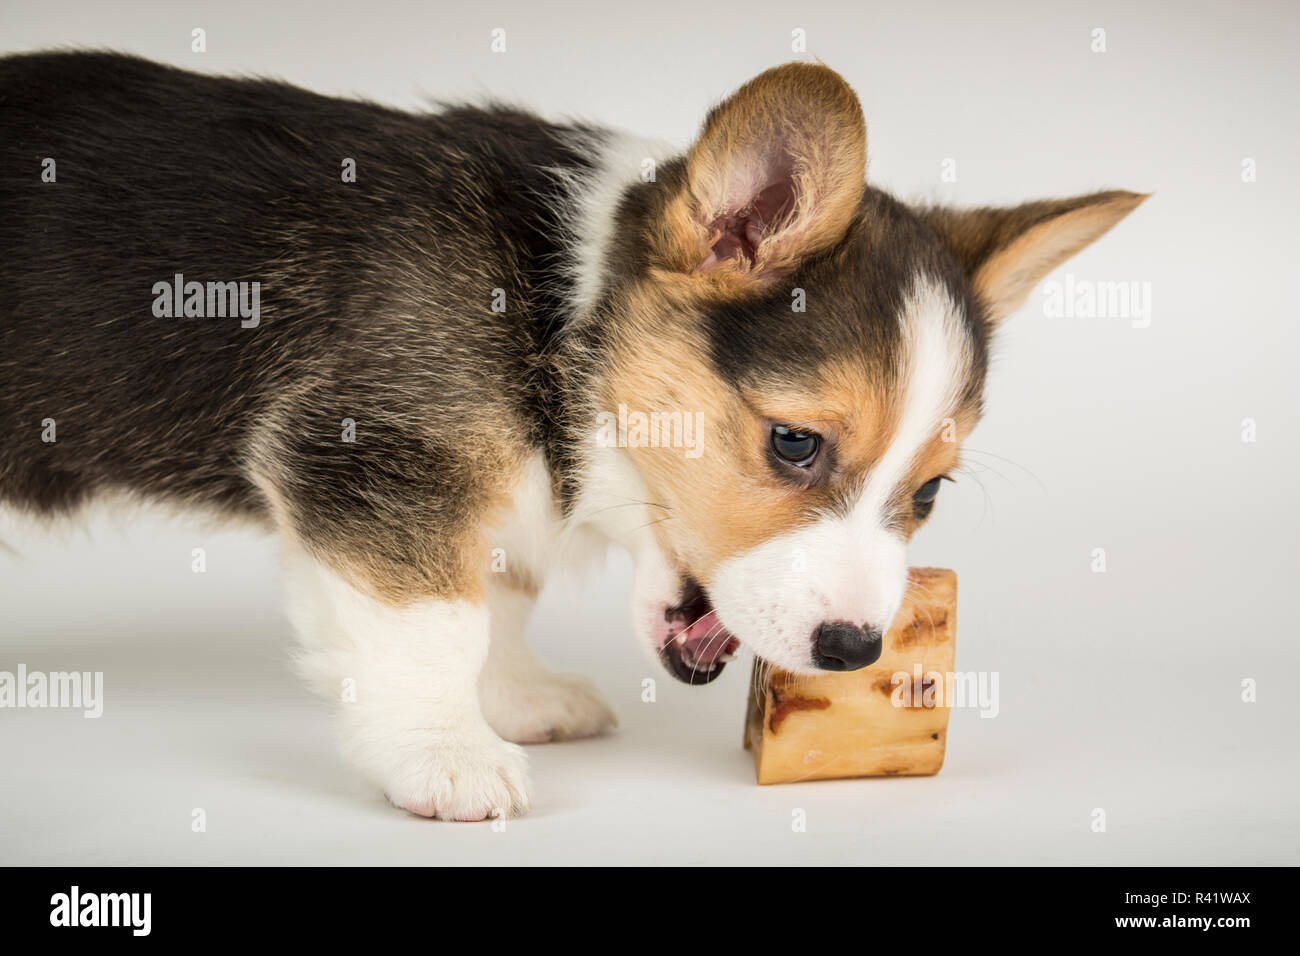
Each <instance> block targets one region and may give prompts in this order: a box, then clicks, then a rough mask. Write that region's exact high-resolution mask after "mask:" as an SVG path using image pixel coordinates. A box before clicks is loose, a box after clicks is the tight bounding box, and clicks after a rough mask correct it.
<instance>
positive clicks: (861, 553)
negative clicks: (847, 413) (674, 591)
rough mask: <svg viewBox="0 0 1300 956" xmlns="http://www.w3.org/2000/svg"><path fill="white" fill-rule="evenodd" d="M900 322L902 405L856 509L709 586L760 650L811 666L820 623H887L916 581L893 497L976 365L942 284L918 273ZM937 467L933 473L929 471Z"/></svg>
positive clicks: (791, 664) (762, 551)
mask: <svg viewBox="0 0 1300 956" xmlns="http://www.w3.org/2000/svg"><path fill="white" fill-rule="evenodd" d="M899 323H900V324H901V326H902V342H901V347H900V350H899V356H898V367H899V377H898V383H899V384H898V386H897V387H898V388H899V390H900V391H901V393H902V394H901V395H900V396H899V398H898V405H899V408H900V409H901V414H900V417H899V420H898V423H897V426H896V428H895V431H894V435H893V437H892V439H891V440H890V443H889V446H888V449H887V450H886V452H885V454H884V455H883V456H882V457H881V459H880V460H879V461H878V462H876V463H875V464H874V465H873V466H872V467H871V470H870V471H869V472H868V474H867V478H866V483H865V485H864V486H863V488H862V491H861V492H860V494H859V496H858V499H857V501H856V502H855V503H854V505H853V508H852V510H851V511H850V512H849V513H848V514H847V515H843V514H838V515H833V516H827V517H824V518H822V519H820V520H818V521H816V522H814V523H813V524H810V525H807V526H805V527H803V528H800V529H799V530H797V531H792V532H789V533H787V534H783V535H780V536H779V537H776V538H773V539H771V540H770V541H767V542H765V543H763V544H762V545H759V546H758V547H756V548H754V549H752V550H750V551H747V552H745V553H744V554H741V555H738V556H737V557H734V558H732V559H731V560H729V561H727V562H724V563H723V564H722V565H721V566H720V567H719V568H718V571H717V573H716V574H715V575H714V578H713V580H712V581H711V582H710V586H709V597H710V599H711V600H712V602H713V606H714V608H716V609H717V612H718V617H719V618H720V619H721V620H722V622H723V623H724V624H726V626H727V627H728V629H729V630H730V631H731V632H732V633H733V634H735V635H736V636H737V637H738V638H740V640H741V642H742V643H744V644H746V645H748V646H749V647H750V648H751V649H752V650H753V651H754V652H755V653H756V654H758V655H759V656H760V657H763V658H764V659H766V660H769V661H771V662H773V663H775V664H777V665H779V666H781V667H783V668H785V669H787V670H791V671H811V670H813V669H814V668H813V664H812V640H813V632H814V631H815V630H816V628H817V627H818V626H820V625H821V624H823V623H825V622H827V621H848V622H850V623H852V624H855V625H858V626H860V627H874V628H879V629H880V630H882V631H883V630H885V629H886V628H887V627H888V626H889V624H890V622H891V621H892V620H893V617H894V614H895V613H896V612H897V611H898V608H899V605H900V604H901V603H902V600H903V592H904V591H905V589H906V587H907V545H906V541H904V539H903V537H902V536H901V535H900V534H899V533H898V532H897V531H892V530H890V527H889V525H890V518H891V514H890V503H891V500H893V499H894V498H895V496H896V495H897V494H899V493H900V488H901V493H903V494H910V493H911V492H912V491H914V490H915V489H912V488H910V487H902V485H903V483H904V482H905V481H906V480H907V476H908V473H909V470H910V469H911V467H912V463H913V460H914V458H915V457H916V454H917V452H918V451H919V450H920V449H921V448H922V447H924V446H925V445H926V444H927V443H929V442H930V441H931V440H932V439H933V437H934V435H935V434H936V432H938V431H939V430H940V429H941V428H942V427H943V422H944V419H945V418H948V417H949V416H951V415H952V414H953V412H954V410H955V407H956V404H957V402H958V399H959V398H960V395H961V392H962V389H963V388H964V386H965V383H966V376H967V374H968V372H969V370H970V362H971V354H970V344H969V337H968V336H969V333H968V332H967V331H966V328H965V327H964V325H963V321H962V317H961V315H960V313H959V311H958V307H957V306H956V305H955V304H954V303H953V301H952V299H951V297H950V296H949V295H948V293H947V291H946V290H945V289H944V288H943V286H942V285H940V284H938V283H935V282H933V281H931V280H929V279H928V278H926V277H924V276H920V275H918V276H917V278H916V280H915V283H914V285H913V288H912V291H911V293H910V294H909V295H908V297H907V299H906V300H905V302H904V305H903V308H902V311H901V314H900V315H899ZM932 477H934V476H933V475H927V476H925V479H923V480H929V479H930V478H932Z"/></svg>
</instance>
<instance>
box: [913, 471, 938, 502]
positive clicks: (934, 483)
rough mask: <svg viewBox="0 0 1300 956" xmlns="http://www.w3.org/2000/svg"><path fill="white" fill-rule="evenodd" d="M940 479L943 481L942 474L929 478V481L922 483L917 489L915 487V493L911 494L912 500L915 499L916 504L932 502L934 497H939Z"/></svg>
mask: <svg viewBox="0 0 1300 956" xmlns="http://www.w3.org/2000/svg"><path fill="white" fill-rule="evenodd" d="M941 481H943V476H942V475H940V476H939V477H938V478H931V479H930V480H929V481H927V482H926V483H925V484H923V485H922V486H921V487H920V488H919V489H917V492H916V494H914V495H913V496H912V500H913V501H915V502H916V503H917V504H918V505H928V504H932V503H933V502H934V499H935V498H937V497H939V482H941Z"/></svg>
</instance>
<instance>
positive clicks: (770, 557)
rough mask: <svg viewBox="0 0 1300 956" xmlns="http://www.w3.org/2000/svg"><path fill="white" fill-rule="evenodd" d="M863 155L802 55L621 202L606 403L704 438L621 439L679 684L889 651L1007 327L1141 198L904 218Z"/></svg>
mask: <svg viewBox="0 0 1300 956" xmlns="http://www.w3.org/2000/svg"><path fill="white" fill-rule="evenodd" d="M865 163H866V128H865V125H864V122H863V118H862V114H861V110H860V108H859V105H858V101H857V98H856V96H855V95H854V94H853V92H852V90H851V89H850V88H849V87H848V85H847V84H846V83H845V82H844V81H843V80H842V79H841V78H840V77H839V76H838V75H837V74H835V73H834V72H832V71H831V70H829V69H826V68H825V67H820V66H812V65H804V64H795V65H788V66H783V67H780V68H777V69H775V70H770V71H768V72H766V73H764V74H762V75H760V76H759V77H757V78H756V79H754V80H753V81H751V82H750V83H749V84H747V85H746V86H744V87H743V88H741V89H740V90H739V91H738V92H737V93H736V94H734V95H733V96H732V97H731V98H730V99H728V100H726V101H725V102H723V103H722V104H721V105H720V106H719V107H717V108H716V109H715V110H714V111H713V112H712V113H710V115H709V117H708V118H707V120H706V121H705V124H704V128H703V131H702V132H701V134H700V136H699V138H698V140H697V141H696V142H695V144H694V145H693V146H692V147H691V149H690V151H689V152H688V153H687V154H686V156H685V157H683V158H681V159H679V160H676V161H672V162H670V163H667V164H665V165H664V166H662V167H661V168H660V170H659V175H658V176H657V177H656V178H657V182H655V183H647V184H638V185H636V186H633V187H631V188H630V189H629V190H628V191H627V192H626V193H624V195H623V198H622V202H621V204H620V205H619V207H618V211H617V214H616V224H615V227H614V228H613V229H612V230H611V232H612V234H613V235H614V239H613V241H612V243H611V246H610V248H609V251H608V253H607V255H606V262H607V263H608V266H609V267H610V270H611V276H610V278H609V279H608V281H607V284H606V286H605V291H604V293H603V295H602V297H601V299H600V304H599V307H598V308H597V309H596V310H595V314H596V315H597V316H598V317H599V318H598V321H599V323H600V325H601V333H600V334H601V335H602V336H603V337H604V339H605V344H606V346H607V347H606V349H605V350H604V354H605V355H606V356H607V359H608V366H607V368H606V370H605V371H604V373H603V375H602V379H601V391H602V394H601V399H600V400H601V402H602V405H603V407H606V408H615V407H620V408H624V409H629V410H632V412H631V413H632V415H633V416H635V415H636V414H638V413H640V414H642V415H645V416H647V418H649V417H651V416H654V415H656V414H658V415H660V416H661V421H667V420H668V419H667V418H664V417H663V416H666V415H681V416H694V417H695V420H696V421H698V422H699V433H698V434H697V435H695V436H694V440H693V441H692V442H691V443H690V444H687V443H683V442H675V441H673V440H670V439H669V438H666V437H665V436H664V435H662V434H659V435H655V434H651V435H650V436H648V438H649V440H641V441H636V440H632V441H626V442H621V444H624V445H625V446H626V447H625V448H624V449H623V451H624V453H625V454H626V455H627V457H628V459H629V460H630V462H631V465H632V467H633V468H634V469H635V471H636V472H637V475H638V477H639V479H640V481H641V483H642V484H643V486H644V489H645V492H646V494H647V495H648V498H647V499H646V500H648V501H650V502H653V503H654V504H655V505H656V506H658V508H659V509H662V510H656V512H655V515H654V517H655V519H656V520H655V521H654V522H653V524H652V525H651V527H650V529H649V532H650V533H652V534H653V538H654V542H655V548H654V553H653V554H652V556H651V558H650V560H643V561H641V562H640V563H639V567H640V568H641V571H639V575H640V580H639V582H638V587H637V595H638V596H637V599H636V600H637V604H636V608H635V615H636V620H637V625H638V629H639V631H640V632H641V636H642V638H643V639H644V640H645V641H646V642H647V643H648V645H649V647H650V648H651V650H652V651H654V652H655V653H657V654H658V655H659V656H660V657H661V658H662V659H663V660H664V662H665V664H666V665H667V666H668V668H669V670H670V671H671V672H672V673H674V674H675V675H676V676H678V677H680V678H682V679H683V680H687V681H688V682H692V683H702V682H706V681H708V680H712V679H713V678H714V677H716V676H717V674H718V673H720V671H721V668H722V664H724V663H725V661H726V660H728V659H730V656H731V654H732V653H733V652H734V651H735V650H736V648H737V646H738V643H740V642H744V643H746V644H748V645H750V646H751V647H752V648H753V650H754V651H755V653H757V654H758V655H759V656H760V657H762V658H764V659H765V660H768V661H771V662H773V663H775V664H777V665H779V666H781V667H783V668H785V669H787V670H790V671H794V672H815V671H818V670H852V669H855V668H857V667H862V666H864V665H866V664H869V663H871V662H873V661H874V660H875V659H876V658H877V657H878V656H879V654H880V644H881V635H882V634H883V633H884V631H885V630H886V629H887V628H888V627H889V624H890V622H891V620H892V618H893V616H894V614H895V612H896V611H897V610H898V608H899V605H900V604H901V602H902V599H903V593H904V590H905V588H906V583H907V556H906V546H907V542H908V540H909V539H910V538H911V536H912V535H913V533H914V532H915V531H916V529H917V528H918V527H919V526H920V525H921V524H922V523H923V522H924V521H925V520H926V519H927V518H928V517H929V516H930V513H931V511H932V510H933V508H934V506H935V499H936V496H937V495H938V492H939V488H940V485H941V483H942V480H943V479H944V477H945V476H946V475H947V474H948V473H949V472H950V471H951V470H953V469H954V468H955V467H956V465H957V463H958V458H959V453H960V447H961V443H962V441H963V440H964V439H965V437H966V436H967V435H968V434H969V432H970V431H971V429H972V428H973V427H974V425H975V424H976V422H977V420H978V419H979V416H980V410H981V393H982V390H983V385H984V376H985V370H986V367H987V355H988V341H989V337H990V335H991V333H992V331H993V329H994V328H995V326H996V325H997V323H998V322H999V321H1001V320H1002V319H1003V318H1004V317H1005V316H1006V315H1008V314H1009V313H1010V312H1012V311H1013V310H1014V309H1016V308H1017V307H1019V306H1020V305H1021V304H1022V303H1023V302H1024V300H1025V299H1026V297H1027V296H1028V295H1029V293H1030V291H1031V290H1032V288H1033V286H1034V285H1035V284H1036V283H1037V282H1038V281H1039V280H1040V279H1041V278H1042V277H1043V276H1044V275H1046V274H1047V273H1048V272H1050V271H1051V270H1052V269H1053V268H1055V267H1056V266H1057V265H1059V264H1060V263H1061V262H1063V261H1064V260H1065V259H1066V258H1068V257H1069V256H1070V255H1072V254H1073V253H1075V252H1077V251H1078V250H1079V249H1081V248H1083V247H1084V246H1086V245H1087V244H1088V243H1090V242H1092V241H1093V240H1094V239H1096V238H1097V237H1099V236H1100V235H1101V234H1103V233H1104V232H1105V231H1106V230H1108V229H1109V228H1110V227H1111V226H1113V225H1114V224H1115V223H1116V222H1118V221H1119V219H1121V218H1122V217H1123V216H1124V215H1126V214H1127V213H1128V212H1129V211H1131V210H1132V209H1133V208H1134V207H1135V206H1136V205H1137V204H1138V203H1139V202H1141V201H1142V199H1143V198H1145V197H1143V196H1140V195H1137V194H1134V193H1127V192H1108V193H1099V194H1096V195H1091V196H1083V197H1079V198H1076V199H1069V200H1053V201H1047V202H1037V203H1029V204H1026V205H1023V206H1018V207H1014V208H1008V209H978V210H971V211H965V212H958V211H953V210H947V209H911V208H909V207H907V206H905V205H903V204H901V203H899V202H897V201H895V200H894V199H892V198H890V197H889V196H887V195H885V194H884V193H882V192H880V191H877V190H875V189H872V188H869V187H867V186H866V185H865V184H864V181H863V178H864V172H865ZM645 437H647V436H642V438H643V439H644V438H645Z"/></svg>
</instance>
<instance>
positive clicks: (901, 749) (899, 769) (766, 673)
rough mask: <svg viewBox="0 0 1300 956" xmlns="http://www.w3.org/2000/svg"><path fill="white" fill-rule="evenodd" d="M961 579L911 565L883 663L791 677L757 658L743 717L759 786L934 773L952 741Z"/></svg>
mask: <svg viewBox="0 0 1300 956" xmlns="http://www.w3.org/2000/svg"><path fill="white" fill-rule="evenodd" d="M956 630H957V575H956V573H954V572H952V571H948V570H945V569H943V568H912V569H911V571H910V572H909V586H908V589H907V597H906V598H905V599H904V601H903V606H902V608H901V609H900V610H899V612H898V615H897V616H896V617H895V618H894V625H893V627H891V628H890V629H889V632H888V633H887V634H886V635H885V639H884V648H883V650H882V651H881V654H880V659H879V660H878V661H876V663H874V664H872V665H871V666H869V667H864V668H862V669H861V670H857V671H852V672H849V673H843V674H834V673H826V674H818V675H816V676H811V677H810V676H804V675H799V674H790V673H787V672H785V671H782V670H779V669H774V668H771V667H770V666H769V665H767V664H766V663H763V662H760V661H755V662H754V673H753V677H752V680H751V686H750V694H749V708H748V714H747V716H746V720H745V749H747V750H752V751H753V752H754V767H755V770H756V771H757V774H758V782H759V783H794V782H796V781H799V780H824V779H828V778H832V777H874V776H893V775H898V774H908V775H915V774H922V775H924V774H934V773H938V772H939V768H940V767H942V766H943V754H944V744H945V742H946V740H947V736H948V710H949V708H948V707H947V706H946V703H947V702H946V699H945V694H944V692H943V690H942V688H941V687H936V686H935V684H936V683H937V682H935V681H934V680H933V679H932V678H931V677H930V676H928V675H932V674H940V675H949V674H951V673H952V672H953V656H954V643H955V639H956Z"/></svg>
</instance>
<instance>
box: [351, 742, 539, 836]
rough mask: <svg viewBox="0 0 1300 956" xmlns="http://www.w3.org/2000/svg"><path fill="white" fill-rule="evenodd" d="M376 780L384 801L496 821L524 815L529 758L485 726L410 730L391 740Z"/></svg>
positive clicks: (441, 815)
mask: <svg viewBox="0 0 1300 956" xmlns="http://www.w3.org/2000/svg"><path fill="white" fill-rule="evenodd" d="M381 746H384V747H385V748H386V749H387V752H386V753H385V755H384V757H383V764H384V768H383V769H379V768H377V769H379V772H378V773H377V776H378V777H379V782H380V784H381V785H382V786H383V788H384V793H385V794H386V795H387V797H388V799H389V800H390V801H391V802H392V803H393V804H394V805H395V806H398V807H401V808H402V809H404V810H410V811H411V812H412V813H417V814H419V815H420V816H422V817H437V818H438V819H440V820H495V819H500V818H506V817H515V816H520V815H522V814H524V813H527V812H528V809H529V805H530V803H531V786H530V785H529V781H528V758H527V757H525V756H524V752H523V750H521V749H520V748H519V747H516V746H515V745H514V744H509V743H506V742H505V741H504V740H502V739H501V738H499V737H498V736H497V735H496V734H494V733H492V732H491V731H490V730H488V728H487V727H483V728H482V730H481V731H480V730H467V731H464V732H459V733H454V734H452V733H443V732H438V731H428V730H424V731H408V732H406V733H404V734H403V735H402V739H400V740H396V741H395V740H389V741H386V742H384V744H382V745H381Z"/></svg>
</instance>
